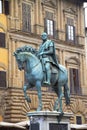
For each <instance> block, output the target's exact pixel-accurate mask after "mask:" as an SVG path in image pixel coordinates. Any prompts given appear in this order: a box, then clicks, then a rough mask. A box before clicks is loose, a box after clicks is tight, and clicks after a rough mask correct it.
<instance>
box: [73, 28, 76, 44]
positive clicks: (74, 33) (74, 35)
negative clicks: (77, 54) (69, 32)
mask: <svg viewBox="0 0 87 130" xmlns="http://www.w3.org/2000/svg"><path fill="white" fill-rule="evenodd" d="M73 33H74V43H76V35H75V26H73Z"/></svg>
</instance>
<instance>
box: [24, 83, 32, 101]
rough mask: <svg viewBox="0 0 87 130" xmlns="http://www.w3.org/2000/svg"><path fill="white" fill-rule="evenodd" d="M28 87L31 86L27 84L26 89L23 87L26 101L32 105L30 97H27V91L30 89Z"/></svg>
mask: <svg viewBox="0 0 87 130" xmlns="http://www.w3.org/2000/svg"><path fill="white" fill-rule="evenodd" d="M28 86H29V85H28V84H25V85H24V87H23V91H24V97H25V99H26V100H27V102H30V103H31V99H30V97H28V96H27V89H28V88H29V87H28Z"/></svg>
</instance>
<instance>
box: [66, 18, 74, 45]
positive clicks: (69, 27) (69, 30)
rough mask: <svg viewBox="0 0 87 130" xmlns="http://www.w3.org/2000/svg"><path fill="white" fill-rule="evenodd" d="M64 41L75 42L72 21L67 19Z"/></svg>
mask: <svg viewBox="0 0 87 130" xmlns="http://www.w3.org/2000/svg"><path fill="white" fill-rule="evenodd" d="M66 40H67V41H69V42H75V27H74V23H73V19H70V18H67V25H66Z"/></svg>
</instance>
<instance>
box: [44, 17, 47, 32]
mask: <svg viewBox="0 0 87 130" xmlns="http://www.w3.org/2000/svg"><path fill="white" fill-rule="evenodd" d="M44 32H46V33H47V19H46V18H44Z"/></svg>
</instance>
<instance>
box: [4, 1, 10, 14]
mask: <svg viewBox="0 0 87 130" xmlns="http://www.w3.org/2000/svg"><path fill="white" fill-rule="evenodd" d="M4 8H5V14H6V15H9V1H8V0H5V1H4Z"/></svg>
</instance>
